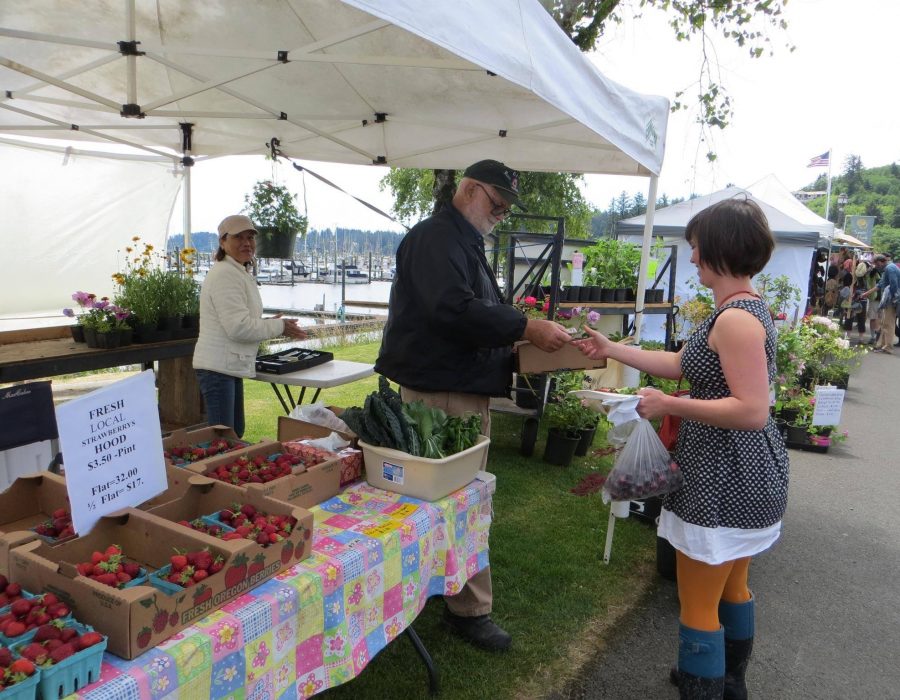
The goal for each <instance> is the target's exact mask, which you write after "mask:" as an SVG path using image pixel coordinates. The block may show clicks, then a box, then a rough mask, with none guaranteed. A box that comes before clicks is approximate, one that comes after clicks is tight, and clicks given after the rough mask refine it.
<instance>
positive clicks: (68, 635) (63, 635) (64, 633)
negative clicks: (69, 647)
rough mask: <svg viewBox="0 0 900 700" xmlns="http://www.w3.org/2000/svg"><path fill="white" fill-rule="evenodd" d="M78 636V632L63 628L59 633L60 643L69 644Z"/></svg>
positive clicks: (70, 628)
mask: <svg viewBox="0 0 900 700" xmlns="http://www.w3.org/2000/svg"><path fill="white" fill-rule="evenodd" d="M77 636H78V630H77V629H75V628H74V627H63V628H62V629H61V630H60V631H59V638H60V641H63V642H71V641H72V640H73V639H74V638H75V637H77Z"/></svg>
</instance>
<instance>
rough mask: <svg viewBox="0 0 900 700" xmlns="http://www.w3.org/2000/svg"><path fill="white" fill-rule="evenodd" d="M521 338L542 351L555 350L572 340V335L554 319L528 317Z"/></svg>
mask: <svg viewBox="0 0 900 700" xmlns="http://www.w3.org/2000/svg"><path fill="white" fill-rule="evenodd" d="M522 339H523V340H527V341H529V342H530V343H532V344H533V345H535V346H536V347H538V348H540V349H541V350H543V351H544V352H555V351H557V350H559V349H560V348H561V347H562V346H563V345H565V344H566V343H568V342H569V341H570V340H572V336H570V335H569V334H568V333H567V332H566V329H565V328H563V327H562V326H561V325H559V324H558V323H556V322H555V321H547V320H543V319H536V318H530V319H528V323H526V324H525V332H524V333H523V334H522Z"/></svg>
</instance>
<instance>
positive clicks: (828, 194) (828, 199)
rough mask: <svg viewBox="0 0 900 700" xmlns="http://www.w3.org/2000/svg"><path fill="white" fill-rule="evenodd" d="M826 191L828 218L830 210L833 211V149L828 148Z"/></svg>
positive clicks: (826, 215)
mask: <svg viewBox="0 0 900 700" xmlns="http://www.w3.org/2000/svg"><path fill="white" fill-rule="evenodd" d="M825 189H826V191H825V219H828V212H830V211H831V149H830V148H829V149H828V185H827V186H826V188H825Z"/></svg>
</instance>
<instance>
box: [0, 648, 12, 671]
mask: <svg viewBox="0 0 900 700" xmlns="http://www.w3.org/2000/svg"><path fill="white" fill-rule="evenodd" d="M12 661H13V657H12V652H11V651H10V650H9V649H7V648H6V647H5V646H2V645H0V668H6V667H7V666H9V665H10V664H11V663H12Z"/></svg>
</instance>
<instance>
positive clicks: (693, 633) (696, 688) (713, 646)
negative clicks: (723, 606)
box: [678, 625, 725, 700]
mask: <svg viewBox="0 0 900 700" xmlns="http://www.w3.org/2000/svg"><path fill="white" fill-rule="evenodd" d="M724 676H725V632H724V630H723V629H722V628H721V627H720V628H719V629H718V630H717V631H716V632H707V631H704V630H696V629H693V628H691V627H685V626H684V625H680V626H679V630H678V690H679V693H680V697H681V700H722V696H723V693H724V692H725V678H724Z"/></svg>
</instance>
